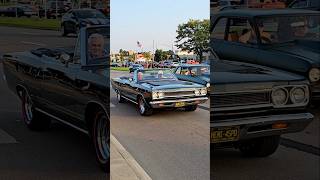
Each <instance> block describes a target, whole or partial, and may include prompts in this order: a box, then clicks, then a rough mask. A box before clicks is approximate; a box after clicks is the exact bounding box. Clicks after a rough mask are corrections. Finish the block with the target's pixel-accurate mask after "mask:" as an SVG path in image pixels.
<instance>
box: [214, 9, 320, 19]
mask: <svg viewBox="0 0 320 180" xmlns="http://www.w3.org/2000/svg"><path fill="white" fill-rule="evenodd" d="M297 14H315V15H319V14H320V12H318V11H312V10H305V9H289V8H285V9H255V8H250V9H249V8H244V9H230V10H225V11H221V12H219V13H218V14H216V15H218V16H242V17H256V16H279V15H297Z"/></svg>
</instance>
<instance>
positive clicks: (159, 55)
mask: <svg viewBox="0 0 320 180" xmlns="http://www.w3.org/2000/svg"><path fill="white" fill-rule="evenodd" d="M171 53H172V51H163V50H162V49H157V50H156V51H155V53H154V61H157V62H160V61H163V60H166V59H168V58H169V57H170V55H171Z"/></svg>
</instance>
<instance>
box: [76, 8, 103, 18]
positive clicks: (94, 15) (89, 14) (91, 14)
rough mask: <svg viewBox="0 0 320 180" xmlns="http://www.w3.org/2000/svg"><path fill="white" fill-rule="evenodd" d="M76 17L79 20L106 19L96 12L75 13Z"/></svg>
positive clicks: (82, 11)
mask: <svg viewBox="0 0 320 180" xmlns="http://www.w3.org/2000/svg"><path fill="white" fill-rule="evenodd" d="M75 13H76V16H77V17H79V18H80V19H85V18H106V16H105V15H103V14H102V13H101V12H100V11H96V10H81V11H75Z"/></svg>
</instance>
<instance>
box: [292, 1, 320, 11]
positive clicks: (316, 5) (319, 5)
mask: <svg viewBox="0 0 320 180" xmlns="http://www.w3.org/2000/svg"><path fill="white" fill-rule="evenodd" d="M288 7H289V8H293V9H309V10H314V11H320V1H319V0H294V1H292V2H291V3H290V4H289V6H288Z"/></svg>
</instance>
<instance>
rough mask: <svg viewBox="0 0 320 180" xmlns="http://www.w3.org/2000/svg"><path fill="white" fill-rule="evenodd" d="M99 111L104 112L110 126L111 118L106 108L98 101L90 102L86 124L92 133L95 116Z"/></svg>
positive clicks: (86, 110) (86, 113)
mask: <svg viewBox="0 0 320 180" xmlns="http://www.w3.org/2000/svg"><path fill="white" fill-rule="evenodd" d="M98 110H103V111H104V112H105V113H106V115H107V117H108V121H109V124H110V116H109V113H108V112H109V111H107V109H106V107H105V106H104V105H103V104H102V103H100V102H97V101H90V102H88V104H87V106H86V108H85V122H86V124H87V126H88V130H89V132H90V133H91V129H92V125H93V116H94V114H95V112H97V111H98Z"/></svg>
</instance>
